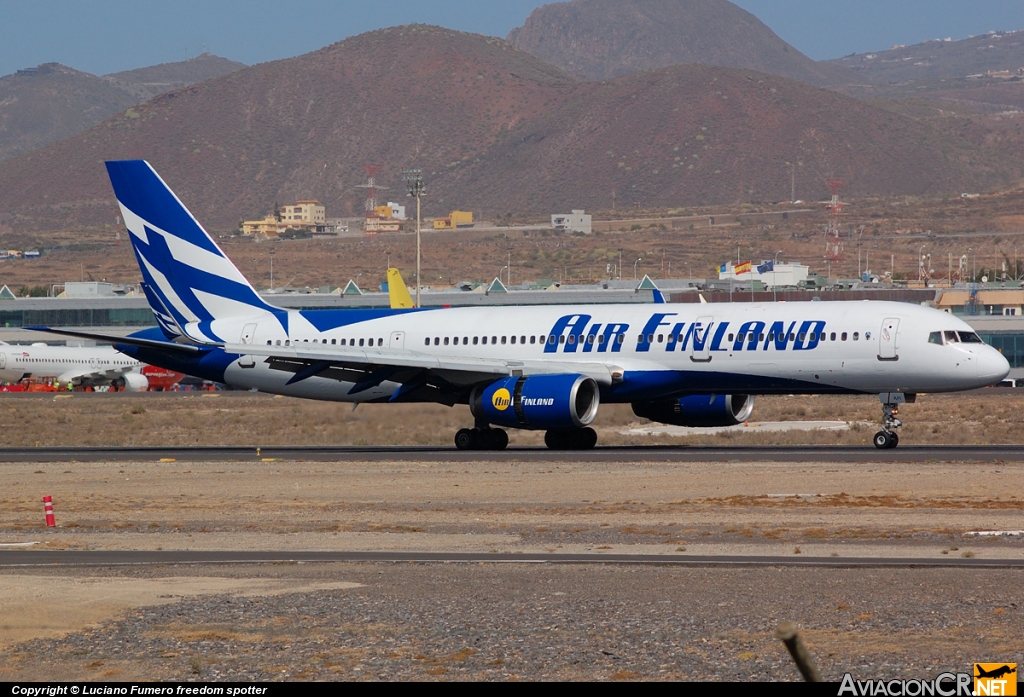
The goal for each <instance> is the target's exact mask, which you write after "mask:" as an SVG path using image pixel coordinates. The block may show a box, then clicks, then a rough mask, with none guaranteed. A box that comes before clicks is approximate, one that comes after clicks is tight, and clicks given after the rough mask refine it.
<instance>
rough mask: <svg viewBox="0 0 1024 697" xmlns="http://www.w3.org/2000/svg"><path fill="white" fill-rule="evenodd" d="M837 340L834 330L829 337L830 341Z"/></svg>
mask: <svg viewBox="0 0 1024 697" xmlns="http://www.w3.org/2000/svg"><path fill="white" fill-rule="evenodd" d="M835 340H836V333H835V332H832V336H831V337H830V338H829V341H835Z"/></svg>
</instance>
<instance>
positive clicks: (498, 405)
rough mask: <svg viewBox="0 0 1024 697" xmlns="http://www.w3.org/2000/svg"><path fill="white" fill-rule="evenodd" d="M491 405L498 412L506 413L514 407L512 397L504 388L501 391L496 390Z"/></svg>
mask: <svg viewBox="0 0 1024 697" xmlns="http://www.w3.org/2000/svg"><path fill="white" fill-rule="evenodd" d="M491 404H493V405H494V408H495V409H497V410H498V411H505V410H506V409H508V408H509V407H510V406H512V395H511V394H509V391H508V390H506V389H505V388H504V387H502V388H501V389H500V390H495V392H494V395H493V396H492V397H491Z"/></svg>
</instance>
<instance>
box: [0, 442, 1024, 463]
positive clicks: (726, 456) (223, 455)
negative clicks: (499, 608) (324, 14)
mask: <svg viewBox="0 0 1024 697" xmlns="http://www.w3.org/2000/svg"><path fill="white" fill-rule="evenodd" d="M161 460H165V461H168V462H170V461H179V460H180V461H185V462H200V461H218V462H244V461H252V462H260V461H273V460H285V461H287V460H305V461H314V462H344V461H349V462H365V461H371V462H373V461H378V460H381V461H383V460H386V461H390V462H394V461H399V462H515V461H517V460H530V461H531V462H536V461H542V462H847V463H851V462H1002V461H1010V462H1019V461H1021V460H1024V445H966V446H944V445H919V446H900V447H899V448H896V449H894V450H878V449H876V448H874V447H873V446H871V445H868V444H865V445H863V446H859V447H845V446H842V447H840V446H821V445H805V446H745V447H715V446H673V445H669V446H647V447H633V446H607V447H598V448H595V449H594V450H589V451H583V452H573V451H555V450H548V449H547V448H543V447H529V448H509V449H508V450H503V451H473V450H456V449H455V447H454V446H452V447H448V448H444V447H425V446H391V447H389V446H305V447H292V446H267V447H261V448H259V450H257V448H256V447H255V446H254V447H235V446H220V447H205V446H191V447H181V448H174V447H146V448H135V447H123V448H122V447H62V448H32V447H24V448H0V462H73V461H79V462H98V461H116V462H134V461H161Z"/></svg>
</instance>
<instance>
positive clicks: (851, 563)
mask: <svg viewBox="0 0 1024 697" xmlns="http://www.w3.org/2000/svg"><path fill="white" fill-rule="evenodd" d="M353 562H363V563H394V564H585V565H590V564H610V565H617V566H621V565H646V566H678V567H723V566H729V567H767V566H772V567H812V568H832V569H843V568H850V569H854V568H857V569H865V568H885V569H892V568H908V569H910V568H961V569H963V568H968V569H1024V559H977V558H970V559H965V558H955V557H954V558H944V559H932V558H877V557H850V558H842V557H794V556H786V557H782V556H724V555H721V556H720V555H681V554H600V553H595V554H546V553H541V554H537V553H504V554H503V553H455V552H351V551H338V552H322V551H321V552H281V551H191V550H177V551H133V550H130V551H43V550H38V551H36V550H25V551H0V568H5V569H11V568H28V567H35V568H38V567H46V568H67V567H89V566H91V567H109V566H153V565H160V566H166V565H189V566H200V565H202V566H215V565H222V564H285V563H292V564H326V563H353Z"/></svg>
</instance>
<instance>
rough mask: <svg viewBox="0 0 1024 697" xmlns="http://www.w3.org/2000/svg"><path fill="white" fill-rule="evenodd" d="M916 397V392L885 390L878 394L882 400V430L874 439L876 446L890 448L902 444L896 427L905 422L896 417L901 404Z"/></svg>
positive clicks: (909, 401)
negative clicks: (906, 392)
mask: <svg viewBox="0 0 1024 697" xmlns="http://www.w3.org/2000/svg"><path fill="white" fill-rule="evenodd" d="M916 398H917V395H916V394H905V393H903V392H883V393H881V394H880V395H878V399H879V400H880V401H881V402H882V430H881V431H879V432H878V433H876V434H875V437H874V439H873V440H872V442H873V443H874V444H875V447H876V448H878V449H879V450H888V449H889V448H895V447H896V446H897V445H899V444H900V437H899V434H898V433H896V429H897V428H899V427H900V426H902V425H903V422H902V421H900V420H899V419H898V418H896V415H897V414H899V405H901V404H912V403H913V402H914V401H915V400H916Z"/></svg>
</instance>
